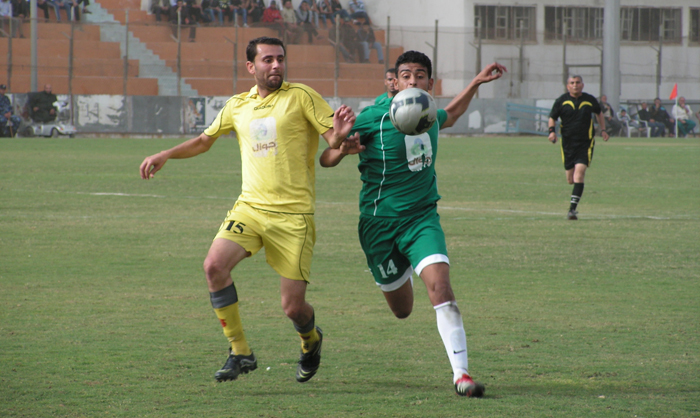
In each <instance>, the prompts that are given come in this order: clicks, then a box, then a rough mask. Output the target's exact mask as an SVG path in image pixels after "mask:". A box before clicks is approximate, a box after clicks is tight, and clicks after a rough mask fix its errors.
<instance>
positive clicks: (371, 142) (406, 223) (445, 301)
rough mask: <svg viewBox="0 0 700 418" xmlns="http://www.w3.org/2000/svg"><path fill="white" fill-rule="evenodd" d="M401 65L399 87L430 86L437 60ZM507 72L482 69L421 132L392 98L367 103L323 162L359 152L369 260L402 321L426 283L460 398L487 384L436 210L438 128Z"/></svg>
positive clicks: (408, 59) (406, 58)
mask: <svg viewBox="0 0 700 418" xmlns="http://www.w3.org/2000/svg"><path fill="white" fill-rule="evenodd" d="M395 68H396V71H397V81H396V83H397V90H398V91H402V90H405V89H407V88H411V87H417V88H421V89H423V90H425V91H430V90H431V89H432V86H433V79H432V65H431V62H430V59H429V58H428V57H427V56H426V55H425V54H423V53H420V52H416V51H408V52H406V53H404V54H402V55H401V56H400V57H399V58H398V60H397V61H396V67H395ZM504 71H506V68H505V67H503V66H502V65H500V64H498V63H493V64H491V65H488V66H487V67H486V68H484V69H483V70H482V71H481V72H480V73H479V74H478V75H477V76H476V77H475V78H474V79H473V80H472V82H471V83H470V84H469V86H467V88H466V89H464V90H463V91H462V92H461V93H460V94H459V95H457V97H455V98H454V99H453V100H452V101H451V102H450V104H448V105H447V107H446V108H445V109H440V110H438V113H437V122H436V123H435V125H433V127H432V128H430V130H429V131H428V132H426V133H424V134H421V135H417V136H410V135H405V134H402V133H400V132H399V131H397V130H396V128H394V126H393V125H392V123H391V121H390V119H389V113H388V112H389V107H390V105H391V101H390V100H386V101H383V102H380V103H378V104H376V105H374V106H369V107H367V108H365V109H364V110H363V111H362V113H360V115H359V116H358V117H357V120H356V122H355V126H354V127H353V129H352V133H354V134H353V135H352V136H351V137H349V138H348V139H347V140H346V141H345V142H344V143H343V144H342V145H341V147H340V148H339V149H331V148H328V149H326V150H325V151H324V152H323V154H322V155H321V158H320V163H321V166H323V167H333V166H335V165H337V164H338V163H340V161H341V160H342V159H343V157H345V155H348V154H359V158H360V163H359V165H358V168H359V170H360V173H361V176H360V177H361V179H362V182H363V185H362V190H361V192H360V221H359V226H358V232H359V236H360V244H361V245H362V249H363V251H364V253H365V256H366V258H367V264H368V266H369V268H370V270H371V271H372V275H373V276H374V279H375V281H376V283H377V285H378V286H379V287H380V289H381V290H382V292H383V293H384V297H385V298H386V301H387V303H388V305H389V308H390V309H391V310H392V312H393V313H394V315H395V316H396V317H397V318H406V317H408V316H409V315H410V314H411V311H412V310H413V279H412V277H413V272H414V271H415V272H416V274H417V275H418V276H419V277H420V278H421V279H422V280H423V282H424V283H425V286H426V288H427V290H428V297H429V298H430V302H431V303H432V305H433V307H434V308H435V312H436V316H437V327H438V331H439V333H440V336H441V338H442V341H443V344H444V345H445V349H446V350H447V355H448V357H449V359H450V363H451V365H452V370H453V373H454V379H453V382H454V386H455V390H456V392H457V394H459V395H462V396H472V397H480V396H482V395H483V393H484V385H482V384H481V383H477V382H474V381H473V380H472V378H471V377H470V376H469V369H468V361H467V338H466V334H465V332H464V325H463V321H462V314H461V313H460V311H459V309H458V308H457V303H456V301H455V295H454V293H453V291H452V286H451V285H450V268H449V259H448V257H447V248H446V244H445V235H444V233H443V231H442V227H441V226H440V217H439V215H438V213H437V201H438V200H439V199H440V195H439V194H438V191H437V177H436V174H435V160H436V157H437V151H438V131H439V130H440V129H443V128H447V127H450V126H452V125H454V123H455V122H456V121H457V119H459V117H460V116H462V115H463V114H464V112H465V111H466V110H467V108H468V107H469V103H470V102H471V99H472V97H473V96H474V94H475V93H476V91H477V89H478V88H479V86H480V85H481V84H483V83H488V82H490V81H493V80H496V79H498V78H500V77H501V76H502V75H503V72H504Z"/></svg>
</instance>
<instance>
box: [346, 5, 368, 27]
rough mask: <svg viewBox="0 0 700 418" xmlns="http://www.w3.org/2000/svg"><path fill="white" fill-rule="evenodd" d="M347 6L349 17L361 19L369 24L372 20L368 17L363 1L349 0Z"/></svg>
mask: <svg viewBox="0 0 700 418" xmlns="http://www.w3.org/2000/svg"><path fill="white" fill-rule="evenodd" d="M348 8H349V9H350V18H351V19H355V20H357V19H362V20H364V23H366V24H368V25H371V24H372V21H371V20H370V19H369V15H368V14H367V11H366V10H365V2H364V1H363V0H350V1H349V2H348Z"/></svg>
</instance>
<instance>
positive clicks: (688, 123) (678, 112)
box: [671, 96, 700, 138]
mask: <svg viewBox="0 0 700 418" xmlns="http://www.w3.org/2000/svg"><path fill="white" fill-rule="evenodd" d="M671 112H672V113H673V117H674V118H675V119H676V120H677V121H678V137H679V138H685V137H686V136H687V135H688V134H689V133H692V132H693V129H695V125H696V123H695V122H694V121H693V119H691V118H692V117H693V111H692V110H691V109H690V106H688V105H687V104H685V97H683V96H681V97H679V98H678V104H675V105H673V108H672V109H671ZM698 119H700V113H698Z"/></svg>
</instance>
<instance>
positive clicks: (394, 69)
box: [384, 68, 396, 75]
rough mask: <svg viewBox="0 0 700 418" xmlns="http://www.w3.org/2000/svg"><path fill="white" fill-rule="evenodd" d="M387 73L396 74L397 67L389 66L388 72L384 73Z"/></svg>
mask: <svg viewBox="0 0 700 418" xmlns="http://www.w3.org/2000/svg"><path fill="white" fill-rule="evenodd" d="M386 73H392V74H394V75H396V68H389V69H387V70H386V72H385V73H384V74H386Z"/></svg>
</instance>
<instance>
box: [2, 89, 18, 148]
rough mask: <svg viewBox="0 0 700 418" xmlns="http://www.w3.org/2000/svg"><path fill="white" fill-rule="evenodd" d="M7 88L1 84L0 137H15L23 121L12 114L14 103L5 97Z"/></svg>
mask: <svg viewBox="0 0 700 418" xmlns="http://www.w3.org/2000/svg"><path fill="white" fill-rule="evenodd" d="M5 90H7V86H6V85H4V84H0V136H4V137H13V136H15V135H16V134H17V130H18V129H19V125H20V123H22V119H21V118H20V117H19V116H17V115H13V114H12V103H10V98H9V97H7V96H5Z"/></svg>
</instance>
